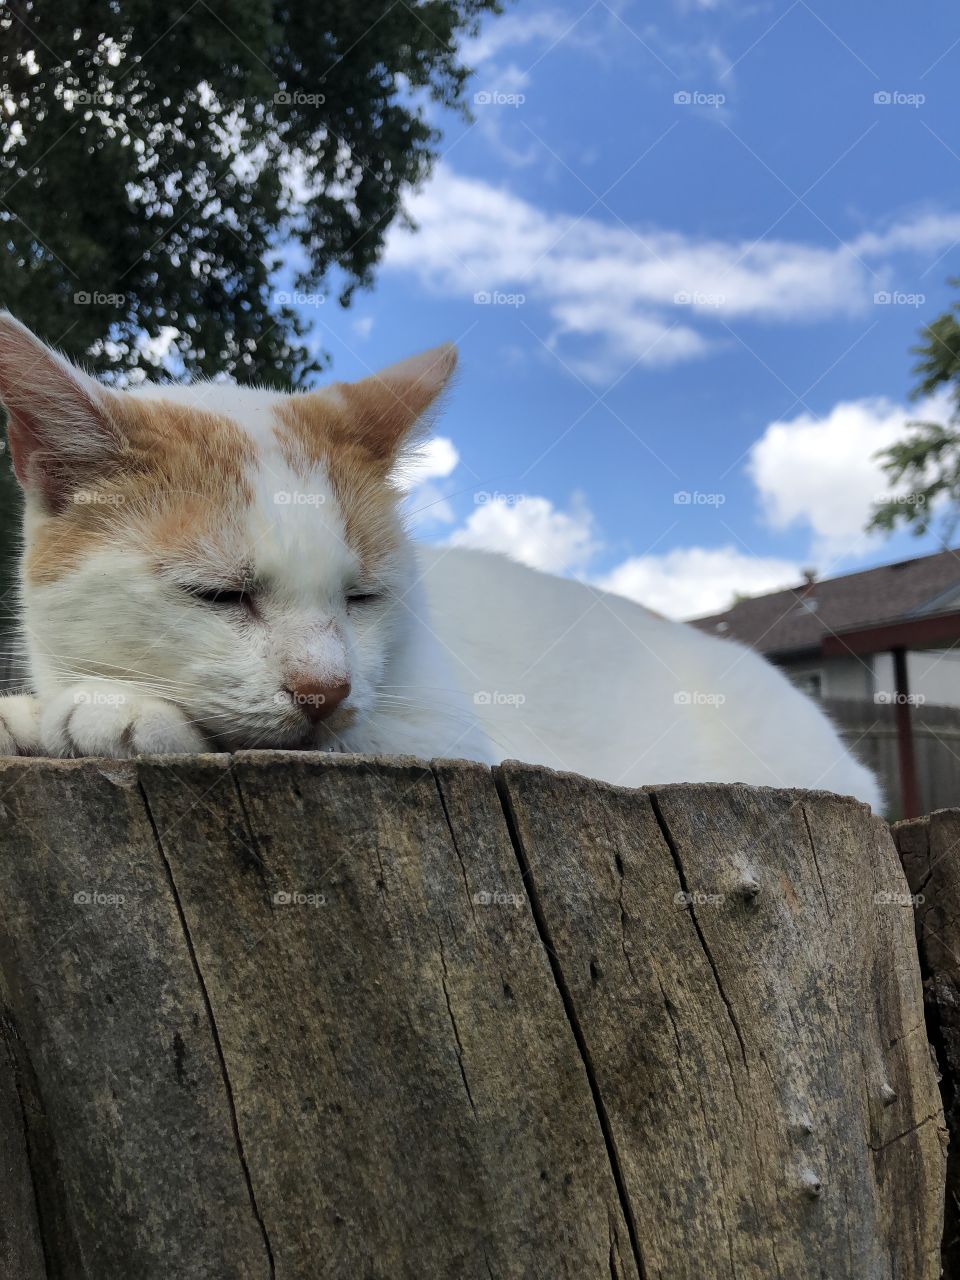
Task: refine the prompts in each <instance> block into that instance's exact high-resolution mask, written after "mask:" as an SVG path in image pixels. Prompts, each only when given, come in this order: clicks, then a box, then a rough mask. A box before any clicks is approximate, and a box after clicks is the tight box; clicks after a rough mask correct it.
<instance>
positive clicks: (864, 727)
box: [822, 698, 960, 819]
mask: <svg viewBox="0 0 960 1280" xmlns="http://www.w3.org/2000/svg"><path fill="white" fill-rule="evenodd" d="M822 705H823V709H824V710H825V711H826V712H827V714H828V715H829V716H830V718H831V719H832V720H833V722H834V724H835V725H836V726H837V728H838V729H839V730H840V734H841V737H842V738H843V739H844V741H845V742H846V743H847V745H848V746H849V747H850V749H851V750H852V751H853V752H855V754H856V755H857V756H858V757H859V758H860V759H861V760H863V762H864V764H867V765H869V766H870V768H871V769H873V770H874V772H875V773H876V774H877V776H878V777H879V779H880V781H881V784H882V785H883V790H884V794H885V795H886V797H887V799H888V809H887V816H888V817H890V818H891V819H893V818H897V817H899V815H900V812H901V808H900V771H899V763H898V755H897V730H896V723H895V716H896V708H895V707H894V706H892V705H890V704H888V703H881V704H877V703H873V702H866V701H859V700H858V701H854V700H852V699H839V698H825V699H824V700H823V704H822ZM911 716H912V719H913V737H914V754H915V758H916V762H917V784H918V791H919V800H920V811H921V813H932V812H933V810H934V809H947V808H951V807H954V806H960V707H935V706H926V705H921V706H915V707H913V708H912V709H911Z"/></svg>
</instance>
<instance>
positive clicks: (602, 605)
mask: <svg viewBox="0 0 960 1280" xmlns="http://www.w3.org/2000/svg"><path fill="white" fill-rule="evenodd" d="M420 556H421V560H422V563H423V570H424V584H425V586H426V588H427V595H428V599H429V601H430V605H431V615H430V625H431V626H432V628H433V630H434V631H435V633H436V634H437V636H438V637H439V638H440V640H441V641H442V643H443V646H444V651H445V653H446V654H447V655H448V660H449V662H450V663H451V665H452V668H453V670H454V671H455V672H456V675H457V679H458V682H459V684H460V685H461V686H462V687H463V689H464V690H465V691H466V692H467V693H468V696H469V701H470V703H471V705H472V706H473V709H474V712H475V714H476V715H477V718H478V719H479V720H480V722H481V724H482V726H483V728H484V731H485V733H486V734H487V736H488V738H489V741H490V742H491V744H492V746H493V749H494V753H495V756H496V758H498V759H499V758H504V757H514V758H518V759H523V760H532V761H536V762H538V763H542V764H545V765H549V766H550V767H552V768H554V769H568V770H572V771H573V772H576V773H583V774H586V775H587V776H590V777H596V778H603V779H606V780H607V781H608V782H615V783H619V784H621V785H625V786H640V785H644V784H647V783H664V782H678V781H697V782H704V781H706V782H747V783H752V784H755V785H766V786H772V787H810V788H820V789H823V790H826V791H837V792H841V793H843V794H848V795H854V796H857V797H858V798H859V799H861V800H865V801H866V802H867V803H868V804H871V805H872V806H873V807H874V808H876V809H879V808H880V805H881V796H880V791H879V787H878V785H877V782H876V779H875V778H874V777H873V775H872V774H871V773H870V771H869V770H868V769H866V768H864V766H863V765H861V764H859V763H858V762H857V761H856V760H855V759H854V758H853V757H852V756H851V754H850V752H849V751H848V750H847V749H846V747H845V746H844V745H843V743H842V742H841V740H840V738H839V736H838V735H837V733H836V730H835V729H834V728H833V726H832V725H831V724H830V722H829V721H828V720H827V718H826V717H825V716H824V715H823V713H822V712H821V711H820V710H819V708H818V707H816V706H815V704H814V703H813V702H812V701H811V700H810V699H809V698H807V697H805V696H804V695H803V694H802V693H800V692H799V691H798V690H797V689H796V688H795V687H794V686H793V685H792V684H791V683H790V682H789V680H787V679H786V677H785V676H783V675H782V674H781V672H779V671H777V670H776V669H775V668H774V667H772V666H771V665H770V664H769V663H768V662H766V661H764V659H762V658H760V657H759V656H758V655H757V654H755V653H753V652H752V651H750V650H748V649H746V648H744V647H743V646H741V645H738V644H734V643H731V642H730V641H727V640H721V639H715V638H713V637H711V636H708V635H704V634H703V633H702V632H700V631H697V630H696V629H695V628H693V627H689V626H685V625H683V624H681V623H677V622H671V621H669V620H667V619H665V618H662V617H660V616H659V615H658V614H655V613H652V612H651V611H650V610H648V609H644V608H643V607H642V606H640V605H638V604H634V603H633V602H632V601H629V600H625V599H623V598H622V597H620V596H615V595H611V594H609V593H607V592H603V591H599V590H597V589H596V588H594V587H591V586H589V585H587V584H584V583H580V582H575V581H570V580H567V579H560V578H556V577H553V576H551V575H549V574H544V573H538V572H536V571H535V570H532V569H528V568H526V567H524V566H523V565H518V564H514V563H512V562H511V561H508V560H506V559H504V558H503V557H501V556H497V555H491V554H489V553H485V552H480V551H465V550H461V549H444V548H439V549H435V548H422V549H421V552H420Z"/></svg>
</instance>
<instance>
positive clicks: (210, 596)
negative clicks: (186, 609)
mask: <svg viewBox="0 0 960 1280" xmlns="http://www.w3.org/2000/svg"><path fill="white" fill-rule="evenodd" d="M183 590H184V591H186V592H187V594H188V595H191V596H193V598H194V600H202V601H203V603H204V604H213V605H220V606H222V607H228V606H231V605H232V606H234V607H236V606H237V605H248V604H250V602H251V599H252V597H251V594H250V592H249V591H244V590H242V589H241V590H231V589H229V588H227V587H204V586H199V585H196V584H193V583H190V584H183Z"/></svg>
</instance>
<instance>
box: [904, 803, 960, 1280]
mask: <svg viewBox="0 0 960 1280" xmlns="http://www.w3.org/2000/svg"><path fill="white" fill-rule="evenodd" d="M893 835H894V839H895V840H896V842H897V847H898V849H899V850H900V857H901V859H902V861H903V867H904V870H905V871H906V873H907V880H908V881H909V885H910V892H911V896H912V899H913V906H914V912H915V920H916V929H917V945H918V948H919V952H920V966H921V973H922V974H923V986H924V998H925V1002H926V1010H927V1033H928V1035H929V1037H930V1039H931V1041H932V1042H933V1044H934V1046H935V1048H936V1053H937V1058H938V1064H939V1068H940V1072H941V1093H942V1096H943V1105H944V1111H945V1112H946V1120H947V1126H948V1128H949V1131H950V1140H951V1145H950V1155H949V1159H948V1162H947V1188H946V1210H945V1215H944V1216H945V1221H944V1233H943V1274H944V1278H945V1280H960V810H957V809H944V810H941V811H940V812H938V813H934V814H931V815H930V816H929V817H928V818H915V819H912V820H910V821H906V822H898V823H897V824H896V825H895V826H894V828H893Z"/></svg>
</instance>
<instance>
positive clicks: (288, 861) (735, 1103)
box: [0, 752, 945, 1280]
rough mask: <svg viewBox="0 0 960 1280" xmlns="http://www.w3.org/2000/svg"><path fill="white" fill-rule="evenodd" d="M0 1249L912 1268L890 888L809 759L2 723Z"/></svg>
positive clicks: (925, 1143)
mask: <svg viewBox="0 0 960 1280" xmlns="http://www.w3.org/2000/svg"><path fill="white" fill-rule="evenodd" d="M0 824H2V826H0V844H2V849H0V978H2V999H3V1006H4V1016H3V1021H2V1027H3V1031H4V1053H2V1054H0V1158H2V1166H3V1175H4V1176H3V1182H2V1185H0V1218H2V1221H0V1266H2V1272H0V1274H2V1275H3V1276H10V1277H17V1278H18V1280H19V1278H20V1277H25V1278H26V1280H35V1278H36V1280H60V1278H68V1280H72V1278H73V1277H76V1278H77V1280H113V1278H114V1277H117V1278H118V1280H120V1278H122V1280H129V1278H130V1277H138V1278H144V1280H154V1277H156V1278H157V1280H161V1278H162V1280H168V1277H177V1280H181V1278H182V1280H194V1278H196V1280H200V1278H201V1277H203V1278H206V1277H213V1278H216V1280H229V1278H231V1277H243V1278H244V1280H246V1278H248V1277H251V1278H252V1277H256V1278H258V1280H259V1278H260V1277H263V1278H264V1280H267V1278H268V1277H274V1276H276V1277H281V1278H291V1280H292V1278H294V1277H296V1278H300V1277H303V1278H304V1280H307V1278H310V1280H313V1278H314V1277H324V1278H326V1277H332V1278H339V1277H344V1278H345V1280H354V1278H363V1280H374V1278H377V1280H394V1278H398V1280H405V1278H406V1277H410V1280H414V1278H416V1280H433V1278H436V1280H446V1278H447V1277H449V1278H450V1280H461V1278H463V1280H469V1278H472V1277H480V1278H483V1280H490V1278H491V1277H496V1278H497V1280H499V1278H500V1277H503V1278H508V1277H509V1278H511V1280H512V1278H514V1277H515V1278H516V1280H527V1278H528V1277H543V1278H544V1280H555V1278H560V1277H571V1278H574V1277H576V1278H577V1280H592V1278H593V1277H596V1278H597V1280H611V1278H614V1280H619V1278H625V1277H632V1278H633V1280H653V1277H663V1278H664V1280H667V1278H669V1280H672V1278H674V1277H676V1278H677V1280H681V1278H684V1280H686V1278H689V1280H694V1278H696V1280H710V1278H712V1277H729V1278H731V1280H733V1278H735V1280H740V1278H741V1277H743V1278H746V1280H769V1278H770V1277H782V1280H794V1278H795V1277H796V1278H800V1277H810V1278H811V1280H812V1278H813V1277H817V1278H818V1280H820V1278H822V1277H829V1278H830V1280H834V1277H843V1276H850V1277H860V1276H862V1277H864V1278H865V1280H866V1278H869V1280H881V1278H884V1277H889V1278H890V1280H913V1278H914V1277H916V1278H918V1280H919V1278H921V1277H923V1278H924V1280H934V1277H936V1276H937V1275H938V1274H939V1249H940V1237H941V1226H942V1208H943V1204H942V1201H943V1186H944V1165H945V1154H944V1128H943V1116H942V1112H941V1108H940V1099H939V1094H938V1090H937V1084H936V1077H935V1072H934V1068H933V1065H932V1062H931V1058H930V1054H929V1051H928V1046H927V1042H926V1036H925V1033H924V1030H923V1003H922V991H921V981H920V973H919V967H918V961H917V953H916V944H915V940H914V935H913V920H912V912H911V908H910V905H909V903H907V905H906V906H904V905H903V904H904V902H905V900H906V899H908V898H909V889H908V887H907V883H906V880H905V878H904V875H903V872H902V870H901V868H900V865H899V862H898V859H897V854H896V850H895V848H894V845H893V842H892V840H891V839H890V835H889V832H888V830H887V828H886V827H885V825H884V824H883V823H882V822H880V821H879V820H878V819H876V818H873V817H871V815H870V814H869V812H868V811H867V810H866V809H865V808H864V807H863V806H861V805H859V804H857V803H856V802H854V801H851V800H842V799H838V798H836V797H833V796H829V795H826V794H822V793H805V792H785V791H771V790H763V789H761V790H757V789H752V788H747V787H740V786H724V787H720V786H693V785H689V786H679V787H665V788H658V789H656V790H654V791H628V790H623V789H618V788H615V787H609V786H605V785H602V784H598V783H595V782H592V781H589V780H587V779H583V778H579V777H575V776H571V775H560V774H554V773H551V772H549V771H548V770H544V769H540V768H533V767H530V766H525V765H519V764H506V765H503V766H501V767H500V768H499V769H497V770H495V771H494V772H493V773H491V771H490V770H489V769H487V768H485V767H483V766H480V765H475V764H468V763H464V762H445V761H434V762H433V763H432V764H428V763H425V762H422V761H415V760H412V759H405V758H389V759H373V758H363V757H352V756H329V755H314V754H305V753H282V752H247V753H241V754H239V755H237V756H233V757H228V756H214V755H209V756H194V757H168V758H166V759H153V760H143V761H136V762H117V761H96V760H84V761H60V762H58V761H46V760H2V761H0Z"/></svg>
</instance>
